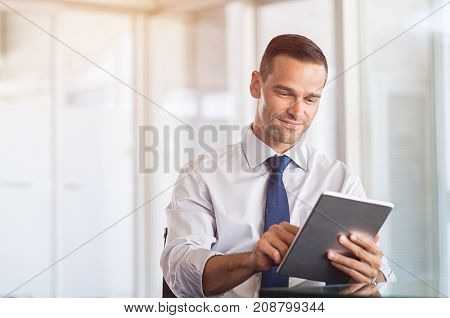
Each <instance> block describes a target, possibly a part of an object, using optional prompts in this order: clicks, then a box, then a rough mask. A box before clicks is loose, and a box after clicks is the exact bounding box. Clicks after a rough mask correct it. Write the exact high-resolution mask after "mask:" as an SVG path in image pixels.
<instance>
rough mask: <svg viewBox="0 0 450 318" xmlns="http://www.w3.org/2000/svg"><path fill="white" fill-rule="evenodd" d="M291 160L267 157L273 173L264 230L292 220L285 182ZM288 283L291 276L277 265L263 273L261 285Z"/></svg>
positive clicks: (270, 285)
mask: <svg viewBox="0 0 450 318" xmlns="http://www.w3.org/2000/svg"><path fill="white" fill-rule="evenodd" d="M290 162H291V159H290V158H289V157H287V156H274V157H270V158H269V159H267V163H268V165H269V167H270V168H271V169H272V174H271V175H270V180H269V186H268V188H267V199H266V216H265V222H264V232H266V231H267V230H268V229H269V228H270V226H271V225H273V224H279V223H281V222H283V221H286V222H289V220H290V215H289V203H288V198H287V194H286V189H285V188H284V183H283V172H284V170H285V169H286V167H287V166H288V165H289V163H290ZM288 285H289V277H288V276H284V275H278V274H277V267H276V266H273V267H271V268H270V269H269V270H268V271H267V272H263V273H262V282H261V287H287V286H288Z"/></svg>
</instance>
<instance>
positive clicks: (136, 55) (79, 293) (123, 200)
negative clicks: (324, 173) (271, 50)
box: [0, 0, 450, 297]
mask: <svg viewBox="0 0 450 318" xmlns="http://www.w3.org/2000/svg"><path fill="white" fill-rule="evenodd" d="M446 4H447V5H446ZM449 7H450V6H449V5H448V1H441V0H397V1H387V0H376V1H375V0H360V1H359V0H292V1H287V0H278V1H276V0H274V1H267V0H265V1H256V0H255V1H250V0H235V1H224V0H209V1H208V0H204V1H202V0H159V1H158V0H132V1H131V0H127V1H125V0H90V1H89V0H52V1H40V0H28V1H27V0H2V1H1V2H0V242H1V244H0V292H1V295H2V296H4V295H8V296H10V297H160V296H161V283H162V273H161V270H160V267H159V256H160V253H161V250H162V247H163V236H162V232H163V228H164V226H165V222H166V216H165V213H164V208H165V206H166V205H167V203H168V202H169V200H170V197H171V185H172V184H173V183H174V182H175V179H176V177H177V175H178V169H177V168H176V167H177V166H179V165H180V162H181V164H182V163H183V161H185V160H187V158H188V154H186V153H185V152H184V150H183V149H181V150H180V147H179V145H178V144H176V143H175V142H174V139H173V138H172V137H171V136H172V135H170V134H171V133H173V129H175V128H176V127H179V126H180V125H185V124H187V125H189V126H191V127H193V128H194V134H195V135H198V132H199V130H200V127H201V126H202V125H205V124H209V125H213V126H215V127H219V126H220V125H226V124H230V125H236V127H244V125H246V124H249V123H250V122H251V121H252V118H253V113H254V107H255V103H254V101H253V100H252V98H251V97H250V95H249V92H248V86H249V80H250V74H251V71H252V70H254V69H257V66H258V63H259V60H260V58H261V55H262V52H263V50H264V48H265V46H266V45H267V43H268V41H269V40H270V39H271V38H272V37H273V36H275V35H278V34H282V33H299V34H302V35H306V36H308V37H310V38H311V39H313V40H314V41H315V42H316V43H317V44H318V45H319V46H320V47H321V48H322V49H323V50H324V52H325V54H326V55H327V57H328V60H329V64H330V75H329V79H330V80H329V83H328V85H327V87H326V89H325V93H324V96H323V98H322V102H321V107H320V110H319V114H318V117H317V119H316V122H315V123H314V125H313V127H312V128H311V132H310V133H309V136H308V139H309V143H310V144H312V145H313V146H315V147H317V148H319V149H320V150H321V151H322V152H324V153H326V154H327V155H328V156H330V157H332V158H337V159H339V160H342V161H345V162H346V163H347V164H348V166H349V167H350V168H351V169H352V170H353V171H354V172H355V173H357V174H358V175H360V176H361V178H362V181H363V184H364V186H365V188H366V190H367V192H368V194H369V196H370V197H373V198H376V199H381V200H389V201H392V202H394V203H395V204H396V209H395V210H394V212H393V213H392V215H391V216H390V218H389V221H388V222H387V224H386V226H385V227H384V229H383V235H382V247H383V249H384V251H385V254H386V255H387V256H388V258H389V259H391V260H392V262H391V265H392V267H393V269H394V271H395V273H396V275H397V277H398V279H399V280H400V281H413V280H423V281H425V282H427V283H429V284H431V285H432V286H434V287H435V288H437V289H439V290H440V291H442V293H444V294H446V295H447V294H448V291H449V285H450V278H449V273H448V272H449V266H450V259H449V258H450V239H449V232H450V212H449V211H450V110H449V107H448V106H449V105H450V93H449V91H450V78H449V76H450V62H449V57H450V8H449ZM155 104H156V105H155ZM168 112H170V113H172V114H175V115H176V117H177V118H174V117H173V116H171V115H170V114H169V113H168ZM144 126H145V127H150V126H151V127H157V128H158V129H159V132H160V134H159V140H158V141H159V143H158V147H157V149H158V151H157V153H156V155H155V152H153V153H152V152H151V151H149V153H147V152H144V153H143V151H142V150H143V148H142V147H140V146H142V143H141V142H142V138H144V137H145V136H146V134H147V133H148V131H145V130H142V129H139V127H141V128H142V127H144ZM164 127H169V128H170V132H169V135H168V134H165V135H163V134H162V132H163V131H164ZM226 137H227V136H226V135H225V134H219V136H218V138H217V140H212V141H211V142H212V144H213V146H214V147H215V146H220V145H223V144H225V143H229V142H238V141H239V137H240V131H238V132H236V133H233V136H232V138H231V139H230V138H226ZM149 138H150V137H149ZM191 144H192V145H194V146H195V145H196V142H191ZM182 145H188V141H186V143H185V144H183V143H182ZM198 152H200V150H198ZM152 154H153V155H152ZM176 161H178V162H176ZM165 165H167V166H166V167H164V166H165ZM148 167H157V169H147V168H148ZM58 260H59V262H57V263H56V264H55V262H56V261H58Z"/></svg>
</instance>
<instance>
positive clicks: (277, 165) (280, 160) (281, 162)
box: [267, 155, 292, 173]
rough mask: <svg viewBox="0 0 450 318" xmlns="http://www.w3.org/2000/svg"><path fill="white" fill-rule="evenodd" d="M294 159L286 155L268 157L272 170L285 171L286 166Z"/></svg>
mask: <svg viewBox="0 0 450 318" xmlns="http://www.w3.org/2000/svg"><path fill="white" fill-rule="evenodd" d="M291 161H292V159H291V158H289V157H288V156H286V155H283V156H273V157H270V158H268V159H267V163H268V165H269V167H270V168H271V169H272V172H273V173H275V172H277V173H283V172H284V170H285V169H286V167H287V166H288V165H289V163H291Z"/></svg>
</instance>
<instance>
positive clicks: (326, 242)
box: [277, 191, 394, 284]
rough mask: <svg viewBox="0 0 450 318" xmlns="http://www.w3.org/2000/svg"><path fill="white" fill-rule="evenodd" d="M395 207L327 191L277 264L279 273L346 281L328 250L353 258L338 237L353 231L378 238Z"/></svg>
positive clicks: (336, 282) (333, 281)
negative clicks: (333, 263) (329, 255)
mask: <svg viewBox="0 0 450 318" xmlns="http://www.w3.org/2000/svg"><path fill="white" fill-rule="evenodd" d="M393 208H394V205H393V204H392V203H389V202H381V201H376V200H370V199H361V198H357V197H352V196H349V195H344V194H341V193H337V192H331V191H326V192H324V193H323V194H322V195H321V196H320V198H319V200H318V201H317V203H316V205H315V207H314V209H313V210H312V212H311V214H310V215H309V217H308V219H307V220H306V222H305V225H304V226H303V228H302V229H301V230H300V231H299V232H298V233H297V236H296V237H295V238H294V241H293V242H292V244H291V246H290V247H289V249H288V251H287V253H286V255H285V257H284V258H283V260H282V262H281V264H280V265H279V266H278V269H277V271H278V273H279V274H282V275H286V276H291V277H298V278H304V279H308V280H314V281H320V282H326V283H328V284H341V283H347V282H348V281H349V277H348V276H347V275H346V274H344V273H343V272H341V271H340V270H338V269H337V268H335V267H334V266H333V265H331V263H330V260H329V259H328V258H327V257H326V253H327V251H328V250H333V251H336V252H337V253H340V254H343V255H345V256H349V257H353V256H352V255H353V254H351V252H350V251H348V250H347V249H346V248H345V247H343V246H342V245H341V244H340V243H339V242H338V241H337V237H338V236H339V235H340V234H344V235H346V236H348V235H349V234H350V233H351V232H359V233H365V234H367V235H370V236H371V237H375V235H376V234H377V233H378V231H379V230H380V229H381V226H382V225H383V223H384V222H385V221H386V219H387V217H388V215H389V213H390V211H391V210H392V209H393ZM353 258H355V257H353Z"/></svg>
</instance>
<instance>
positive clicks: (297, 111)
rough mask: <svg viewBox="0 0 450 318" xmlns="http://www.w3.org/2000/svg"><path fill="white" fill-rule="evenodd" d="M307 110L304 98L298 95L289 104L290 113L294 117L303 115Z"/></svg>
mask: <svg viewBox="0 0 450 318" xmlns="http://www.w3.org/2000/svg"><path fill="white" fill-rule="evenodd" d="M304 111H305V104H304V101H303V99H302V98H299V97H297V98H296V99H294V100H293V101H292V103H291V105H290V106H289V109H288V113H289V114H290V115H293V116H294V117H301V115H302V114H303V112H304Z"/></svg>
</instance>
